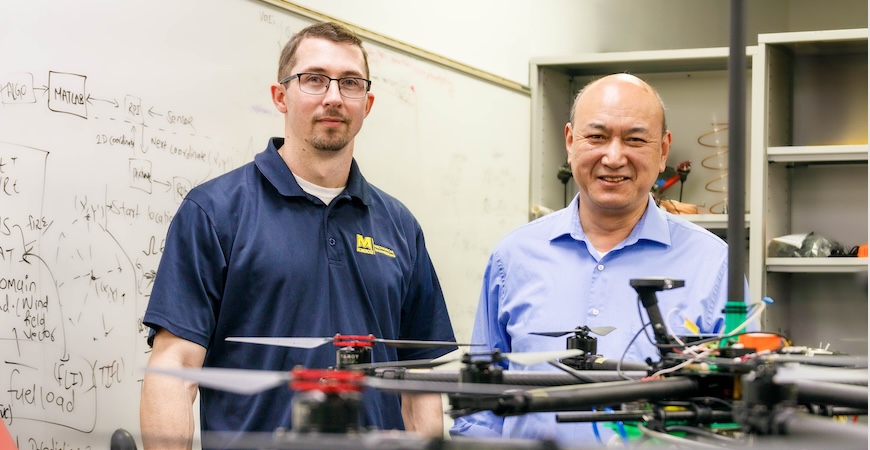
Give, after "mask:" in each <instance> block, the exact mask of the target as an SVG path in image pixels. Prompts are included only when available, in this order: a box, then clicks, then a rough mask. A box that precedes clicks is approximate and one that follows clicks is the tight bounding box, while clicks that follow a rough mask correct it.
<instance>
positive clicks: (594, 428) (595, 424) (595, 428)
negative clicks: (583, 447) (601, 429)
mask: <svg viewBox="0 0 870 450" xmlns="http://www.w3.org/2000/svg"><path fill="white" fill-rule="evenodd" d="M592 411H595V407H593V408H592ZM592 433H594V434H595V439H596V440H597V441H598V443H599V444H601V445H604V441H602V440H601V435H600V434H598V422H592Z"/></svg>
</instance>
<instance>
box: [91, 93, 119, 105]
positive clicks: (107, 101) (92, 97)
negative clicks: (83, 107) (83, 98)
mask: <svg viewBox="0 0 870 450" xmlns="http://www.w3.org/2000/svg"><path fill="white" fill-rule="evenodd" d="M91 100H95V101H98V102H106V103H111V104H113V105H115V108H117V107H118V101H117V100H115V99H111V100H105V99H102V98H97V97H94V96H92V95H91V94H88V98H87V102H88V103H90V104H93V103H94V102H92V101H91Z"/></svg>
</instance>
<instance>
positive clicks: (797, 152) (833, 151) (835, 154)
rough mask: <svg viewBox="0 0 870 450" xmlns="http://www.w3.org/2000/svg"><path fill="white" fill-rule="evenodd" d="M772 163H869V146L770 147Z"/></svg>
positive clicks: (769, 155) (769, 159)
mask: <svg viewBox="0 0 870 450" xmlns="http://www.w3.org/2000/svg"><path fill="white" fill-rule="evenodd" d="M767 159H768V161H770V162H848V161H867V144H863V145H809V146H785V147H768V148H767Z"/></svg>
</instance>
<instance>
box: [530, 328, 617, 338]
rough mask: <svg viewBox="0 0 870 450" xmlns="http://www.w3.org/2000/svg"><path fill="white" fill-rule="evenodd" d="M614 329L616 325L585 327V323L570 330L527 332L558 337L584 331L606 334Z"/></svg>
mask: <svg viewBox="0 0 870 450" xmlns="http://www.w3.org/2000/svg"><path fill="white" fill-rule="evenodd" d="M615 329H616V327H609V326H608V327H587V326H586V325H583V326H581V327H577V328H575V329H573V330H570V331H544V332H538V333H529V334H535V335H538V336H549V337H559V336H565V335H568V334H572V333H573V334H577V335H584V334H586V333H592V334H597V335H599V336H606V335H608V334H610V332H611V331H613V330H615Z"/></svg>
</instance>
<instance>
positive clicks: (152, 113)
mask: <svg viewBox="0 0 870 450" xmlns="http://www.w3.org/2000/svg"><path fill="white" fill-rule="evenodd" d="M148 114H151V117H154V116H160V117H163V114H160V113H156V112H154V107H153V106H152V107H150V108H148Z"/></svg>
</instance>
